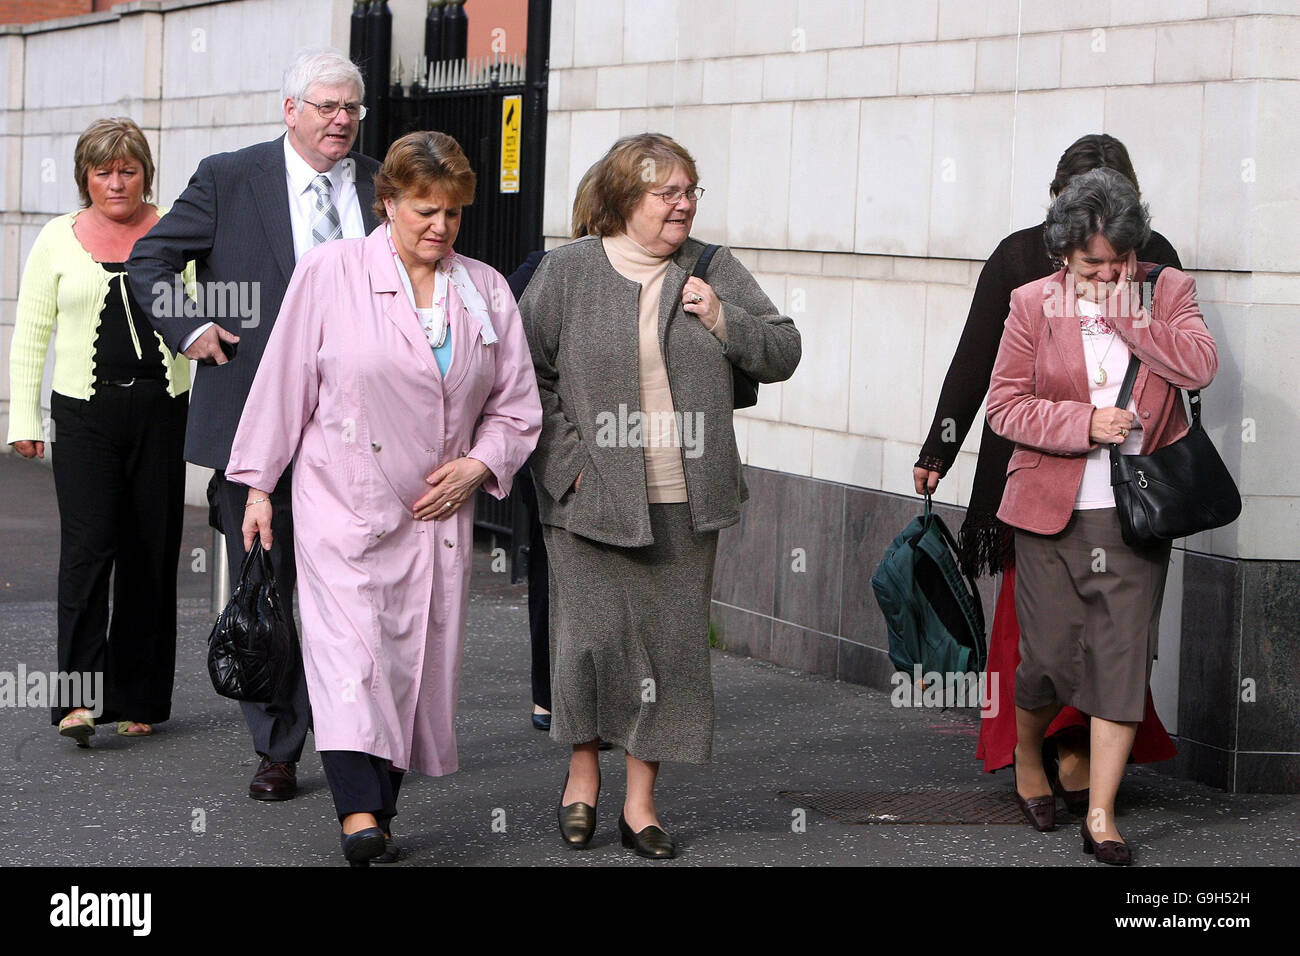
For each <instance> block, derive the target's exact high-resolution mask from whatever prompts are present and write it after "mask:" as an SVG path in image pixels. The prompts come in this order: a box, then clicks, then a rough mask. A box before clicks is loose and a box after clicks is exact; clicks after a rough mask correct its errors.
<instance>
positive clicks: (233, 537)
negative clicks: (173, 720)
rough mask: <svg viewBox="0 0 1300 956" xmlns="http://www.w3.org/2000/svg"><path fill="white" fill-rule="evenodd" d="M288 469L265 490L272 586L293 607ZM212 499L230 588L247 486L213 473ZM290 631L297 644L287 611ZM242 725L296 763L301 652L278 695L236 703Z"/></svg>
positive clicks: (305, 717) (303, 730)
mask: <svg viewBox="0 0 1300 956" xmlns="http://www.w3.org/2000/svg"><path fill="white" fill-rule="evenodd" d="M292 472H293V468H292V466H290V467H289V468H286V469H285V471H284V474H283V475H281V476H280V483H279V484H277V485H276V486H275V490H274V491H272V492H271V570H272V571H273V572H274V573H275V590H276V592H277V593H278V594H279V595H280V606H281V607H286V608H290V609H292V608H293V589H294V586H295V585H296V584H297V582H298V568H297V565H296V564H295V563H294V552H293V512H292V510H291V509H290V502H289V498H290V488H291V486H292V483H293V474H292ZM214 480H215V482H216V495H215V497H216V503H217V509H218V511H219V513H220V516H221V530H222V533H223V534H225V537H226V560H227V563H228V565H229V567H230V586H231V587H232V588H233V587H234V586H235V585H236V584H237V583H238V581H239V569H240V566H241V565H242V564H243V563H244V557H245V555H247V553H248V552H247V551H245V550H244V532H243V525H244V505H245V504H247V503H248V486H247V485H240V484H236V483H235V482H233V481H227V480H226V476H225V473H224V472H221V471H218V472H217V473H216V474H215V476H214ZM287 617H288V620H289V628H290V630H291V631H292V632H293V640H294V645H295V647H299V648H300V645H299V643H298V628H297V625H296V624H295V623H294V617H293V614H292V613H290V614H289V615H287ZM239 706H240V708H241V709H242V710H243V712H244V723H246V724H247V725H248V730H249V733H251V734H252V735H253V749H254V750H255V751H256V752H257V753H259V754H261V755H262V756H263V757H266V758H268V759H270V760H273V761H275V762H277V763H296V762H297V761H298V759H299V758H301V757H302V747H303V744H304V743H305V742H306V740H307V730H308V728H309V727H311V704H310V702H309V700H308V698H307V677H306V675H305V674H304V673H303V668H302V653H301V650H300V649H299V650H298V652H297V653H295V654H294V655H293V656H292V658H291V659H290V664H289V666H288V667H287V668H286V670H285V675H284V681H283V682H282V683H281V685H280V690H279V695H278V696H277V698H276V699H275V700H273V701H271V703H269V704H251V703H249V702H247V701H241V702H240V705H239Z"/></svg>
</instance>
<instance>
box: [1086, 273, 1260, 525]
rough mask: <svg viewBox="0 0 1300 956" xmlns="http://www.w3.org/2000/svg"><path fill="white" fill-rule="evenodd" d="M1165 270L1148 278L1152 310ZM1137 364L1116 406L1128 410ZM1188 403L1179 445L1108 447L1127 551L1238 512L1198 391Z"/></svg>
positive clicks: (1131, 368) (1131, 367)
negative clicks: (1139, 451)
mask: <svg viewBox="0 0 1300 956" xmlns="http://www.w3.org/2000/svg"><path fill="white" fill-rule="evenodd" d="M1163 268H1164V267H1163V266H1156V267H1155V268H1154V269H1152V270H1151V272H1150V274H1148V276H1147V280H1146V281H1148V282H1150V283H1151V289H1152V295H1151V300H1150V301H1151V305H1150V308H1151V309H1152V310H1153V311H1154V309H1155V280H1156V276H1158V275H1159V274H1160V270H1161V269H1163ZM1141 364H1142V363H1141V362H1140V361H1139V360H1138V357H1137V356H1136V355H1132V356H1130V357H1129V363H1128V370H1127V371H1126V372H1125V373H1124V384H1123V385H1122V386H1121V387H1120V390H1119V398H1118V399H1116V400H1115V405H1116V406H1117V407H1119V408H1127V407H1128V403H1129V399H1130V398H1131V397H1132V393H1133V383H1134V382H1135V381H1136V380H1137V372H1138V366H1139V365H1141ZM1187 399H1188V402H1189V403H1190V404H1191V407H1192V421H1191V427H1190V428H1189V429H1188V431H1187V434H1186V435H1184V436H1183V437H1182V438H1180V439H1178V441H1176V442H1174V443H1173V444H1170V445H1166V446H1165V447H1164V448H1158V449H1156V450H1155V451H1153V452H1152V453H1151V454H1149V455H1121V454H1120V452H1119V446H1118V445H1111V446H1110V483H1111V486H1112V487H1113V488H1114V490H1115V509H1116V511H1117V512H1118V514H1119V524H1120V530H1121V532H1122V534H1123V536H1124V543H1125V544H1127V545H1129V546H1130V547H1134V548H1139V547H1149V546H1151V545H1155V544H1160V543H1163V542H1165V541H1171V540H1173V539H1174V538H1183V537H1186V536H1187V535H1189V534H1196V533H1197V532H1198V531H1208V530H1210V529H1211V528H1221V527H1223V526H1224V525H1226V524H1231V523H1232V522H1233V521H1236V520H1237V516H1238V515H1239V514H1241V495H1240V494H1238V492H1237V485H1236V483H1235V482H1234V481H1233V480H1232V476H1231V475H1230V474H1228V469H1227V467H1226V466H1225V465H1224V464H1223V459H1222V458H1220V457H1219V453H1218V451H1217V450H1216V449H1215V447H1214V443H1213V442H1211V441H1210V436H1209V435H1207V434H1205V429H1203V428H1202V427H1201V393H1200V390H1199V389H1194V390H1190V391H1188V393H1187Z"/></svg>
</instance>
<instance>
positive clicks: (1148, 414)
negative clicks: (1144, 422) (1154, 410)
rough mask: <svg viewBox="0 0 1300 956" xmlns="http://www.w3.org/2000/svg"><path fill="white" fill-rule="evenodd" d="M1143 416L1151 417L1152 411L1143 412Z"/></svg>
mask: <svg viewBox="0 0 1300 956" xmlns="http://www.w3.org/2000/svg"><path fill="white" fill-rule="evenodd" d="M1142 417H1143V418H1150V417H1151V413H1150V412H1143V413H1142Z"/></svg>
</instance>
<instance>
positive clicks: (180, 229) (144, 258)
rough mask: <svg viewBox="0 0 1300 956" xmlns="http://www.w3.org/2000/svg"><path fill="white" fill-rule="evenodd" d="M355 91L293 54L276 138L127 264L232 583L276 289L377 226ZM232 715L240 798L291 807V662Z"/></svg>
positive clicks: (198, 192) (334, 64)
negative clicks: (246, 415)
mask: <svg viewBox="0 0 1300 956" xmlns="http://www.w3.org/2000/svg"><path fill="white" fill-rule="evenodd" d="M363 92H364V89H363V82H362V79H361V74H360V72H359V71H358V70H357V68H356V66H355V65H353V64H352V62H351V61H350V60H348V58H347V57H345V56H344V55H343V54H341V53H339V52H338V51H336V50H305V51H303V52H301V53H299V54H298V56H297V57H296V58H295V60H294V62H293V64H292V65H291V66H290V67H289V69H288V70H286V71H285V75H284V84H283V89H282V93H283V97H284V121H285V125H286V126H287V127H288V130H287V132H286V134H285V135H284V136H282V137H280V138H278V139H274V140H272V141H271V142H269V143H261V144H259V145H257V146H249V147H247V148H246V149H241V150H237V151H235V152H232V153H220V154H218V155H215V156H209V157H207V158H206V159H204V160H203V161H202V162H200V163H199V167H198V169H197V170H196V171H195V173H194V175H193V177H191V179H190V182H189V185H188V186H186V187H185V191H184V192H183V193H181V195H180V198H178V199H177V200H176V202H175V204H174V205H173V206H172V208H171V210H170V211H169V212H168V213H167V215H165V216H163V218H162V219H161V220H159V222H158V224H157V225H156V226H154V228H153V229H152V230H151V231H150V232H149V234H148V235H147V236H145V237H144V238H143V239H141V240H140V241H139V242H137V243H136V245H135V249H134V250H133V252H132V254H131V259H130V261H129V262H128V263H127V274H128V277H129V279H130V282H131V289H132V292H133V293H134V294H135V297H136V300H137V301H138V302H140V303H141V304H145V303H149V304H150V307H149V308H148V311H149V313H150V316H151V321H152V322H153V324H154V326H155V327H156V328H157V329H158V331H159V333H160V334H161V335H162V337H163V340H164V341H165V342H166V344H167V347H168V348H170V349H172V350H173V351H176V352H183V353H184V354H185V355H186V356H187V357H189V358H191V359H194V360H195V361H197V362H198V363H199V366H198V371H197V374H196V376H195V379H194V387H193V390H192V391H191V393H190V395H191V397H190V411H189V425H188V428H187V431H186V435H185V458H186V460H188V461H192V462H194V463H195V464H196V465H205V466H207V467H209V468H212V469H214V471H215V474H214V476H213V484H212V487H211V489H210V496H211V497H212V498H213V499H214V500H215V503H216V505H217V508H218V513H219V515H220V519H221V527H222V531H223V532H224V534H225V537H226V552H227V558H228V561H229V566H230V575H231V581H232V582H233V581H235V580H237V579H238V574H239V568H240V565H241V564H242V562H243V559H244V555H245V551H244V543H243V535H242V532H241V526H242V523H243V516H244V505H245V502H246V500H247V493H248V489H247V488H245V487H244V486H243V485H236V484H234V483H233V482H228V481H226V480H225V471H224V470H225V467H226V463H227V461H228V459H229V457H230V446H231V443H232V442H233V440H234V437H235V429H236V427H237V426H238V424H239V418H240V415H241V413H242V412H243V409H244V403H245V401H246V400H247V399H248V392H249V389H250V387H251V386H252V383H253V376H254V375H255V374H256V372H257V366H258V363H259V362H260V361H261V358H262V352H263V350H264V349H265V348H266V343H267V339H268V338H269V336H270V334H271V330H272V328H274V326H275V319H276V315H277V313H278V312H279V310H280V303H281V301H282V300H283V298H284V293H285V289H286V288H287V286H288V284H289V277H290V276H291V275H292V274H293V270H294V265H295V263H296V262H297V260H298V259H299V258H300V257H301V256H302V255H303V253H305V252H306V251H307V250H308V249H311V248H312V247H313V246H314V245H316V244H317V243H319V242H327V241H329V240H331V239H337V238H348V239H354V238H361V237H363V236H364V235H366V234H367V233H368V232H370V231H371V230H372V229H374V228H375V227H376V226H377V225H378V220H377V218H376V217H375V214H374V212H373V210H372V209H371V205H372V203H373V202H374V196H375V191H374V180H373V177H374V173H375V172H376V171H377V170H378V168H379V166H378V164H377V163H376V162H375V161H374V160H373V159H370V158H369V157H366V156H362V155H360V154H358V153H354V152H351V149H352V144H353V142H354V141H355V140H356V137H357V130H358V128H359V125H360V122H361V119H362V117H363V116H364V108H363V107H362V105H361V100H362V95H363ZM189 260H194V261H195V264H196V266H197V273H198V275H197V279H198V286H197V289H196V290H195V292H196V297H195V299H193V300H188V301H187V300H186V298H185V296H184V295H183V294H182V293H181V292H180V288H181V287H180V285H179V283H180V281H181V280H180V276H179V273H180V272H181V270H182V269H184V267H185V264H186V262H187V261H189ZM291 471H292V469H287V470H286V471H285V473H284V475H283V477H282V478H281V479H280V482H279V484H278V485H277V486H276V488H275V491H274V492H273V493H272V495H271V504H272V508H273V511H274V519H273V532H274V535H275V547H274V548H273V549H272V552H271V561H272V565H273V567H274V570H275V574H276V584H277V589H278V591H279V592H280V598H281V606H283V607H290V608H291V607H292V606H293V605H292V599H293V588H294V583H295V581H296V579H297V573H296V568H295V564H294V553H293V514H292V511H291V510H290V500H289V499H290V482H291V480H292V475H291ZM290 623H291V624H292V615H290ZM295 636H296V635H295ZM241 706H242V707H243V711H244V719H245V721H246V722H247V724H248V728H249V731H250V732H251V733H252V735H253V745H254V750H256V752H257V753H258V755H259V756H260V757H261V758H262V760H261V763H260V765H259V766H258V769H257V773H256V775H255V776H254V777H253V781H252V783H251V784H250V785H249V796H251V797H254V798H256V799H259V800H286V799H288V798H290V797H292V796H294V794H295V793H296V792H297V767H296V764H297V761H298V759H299V757H300V756H301V754H302V748H303V743H304V742H305V740H306V736H307V729H308V727H309V726H310V723H311V710H310V706H309V704H308V700H307V685H306V681H305V679H304V677H303V673H302V662H301V659H300V658H299V657H297V656H295V659H294V665H293V667H292V670H291V673H290V674H289V675H288V676H287V677H286V679H285V681H284V687H283V690H282V691H281V693H280V695H279V697H278V699H276V700H274V701H272V702H271V703H270V704H249V703H244V704H242V705H241Z"/></svg>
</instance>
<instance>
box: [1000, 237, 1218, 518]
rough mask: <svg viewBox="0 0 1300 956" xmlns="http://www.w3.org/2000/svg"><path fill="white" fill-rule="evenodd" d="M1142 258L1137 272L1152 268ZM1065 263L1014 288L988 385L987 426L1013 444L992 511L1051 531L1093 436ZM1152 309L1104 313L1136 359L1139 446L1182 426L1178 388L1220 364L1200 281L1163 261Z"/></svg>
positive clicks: (1178, 433) (1201, 382)
mask: <svg viewBox="0 0 1300 956" xmlns="http://www.w3.org/2000/svg"><path fill="white" fill-rule="evenodd" d="M1151 268H1152V266H1151V264H1150V263H1146V262H1142V263H1139V264H1138V278H1139V279H1142V278H1143V277H1145V276H1146V274H1147V272H1149V271H1150V270H1151ZM1066 277H1067V271H1066V270H1065V269H1061V270H1060V271H1059V272H1056V273H1054V274H1053V275H1050V276H1048V277H1047V278H1045V279H1039V280H1037V281H1035V282H1030V283H1028V284H1027V285H1023V286H1021V287H1020V288H1018V289H1016V290H1015V291H1014V292H1013V293H1012V294H1011V314H1010V315H1008V316H1007V321H1006V327H1005V329H1004V330H1003V333H1002V344H1001V346H1000V347H999V348H998V357H997V362H996V363H995V364H994V366H993V379H992V381H991V383H990V385H989V397H988V422H989V426H990V427H991V428H992V429H993V430H994V431H995V432H997V433H998V434H999V435H1002V436H1003V437H1004V438H1009V439H1011V440H1012V441H1014V442H1015V443H1016V450H1015V452H1014V453H1013V454H1012V456H1011V461H1010V462H1009V463H1008V464H1007V486H1006V491H1005V492H1004V493H1003V495H1002V506H1001V507H1000V508H999V509H998V517H999V518H1000V519H1002V520H1003V521H1005V522H1006V523H1007V524H1009V525H1011V526H1012V527H1015V528H1021V529H1023V530H1025V531H1032V532H1035V533H1037V534H1056V533H1057V532H1058V531H1060V530H1061V529H1062V528H1064V527H1065V525H1066V523H1067V522H1068V521H1069V520H1070V514H1071V512H1072V511H1073V510H1074V500H1075V497H1076V496H1077V495H1078V492H1079V484H1080V482H1082V480H1083V466H1084V456H1085V455H1087V453H1088V452H1090V451H1092V450H1093V449H1094V448H1096V447H1097V446H1096V445H1095V444H1093V442H1092V440H1091V438H1090V425H1091V421H1092V412H1093V406H1092V404H1091V403H1090V402H1089V390H1088V372H1087V362H1086V359H1085V357H1084V354H1083V340H1082V338H1081V336H1080V334H1079V320H1078V317H1077V315H1076V313H1075V294H1074V284H1073V283H1072V282H1069V283H1067V282H1066ZM1152 311H1153V312H1154V314H1153V315H1150V316H1148V315H1147V313H1146V311H1145V310H1144V309H1142V308H1141V306H1140V305H1139V306H1138V307H1137V308H1136V309H1135V310H1134V312H1133V313H1132V314H1130V315H1127V316H1119V317H1110V316H1108V317H1107V321H1109V322H1110V324H1111V325H1112V326H1114V328H1115V329H1116V331H1117V332H1118V334H1119V337H1120V339H1121V340H1123V342H1124V343H1125V344H1126V345H1127V346H1128V347H1129V349H1130V350H1132V352H1133V353H1134V354H1135V355H1137V357H1138V358H1139V359H1140V360H1141V361H1142V366H1141V368H1140V369H1139V370H1138V375H1137V381H1136V382H1135V383H1134V386H1133V396H1134V400H1135V407H1136V409H1137V414H1138V417H1139V418H1140V419H1141V422H1142V428H1143V436H1144V437H1143V440H1142V452H1141V453H1142V454H1148V453H1150V452H1151V451H1153V450H1155V449H1157V448H1161V447H1163V446H1165V445H1168V444H1170V443H1172V442H1174V441H1177V440H1178V439H1179V438H1181V437H1182V436H1183V435H1185V434H1186V433H1187V428H1188V421H1187V414H1186V412H1185V411H1184V410H1183V403H1182V400H1181V397H1180V396H1179V393H1178V389H1179V388H1187V389H1196V388H1204V387H1205V386H1206V385H1208V384H1210V382H1211V381H1212V380H1213V379H1214V374H1215V372H1216V371H1217V370H1218V367H1219V359H1218V353H1217V351H1216V350H1215V346H1214V339H1213V337H1212V336H1211V335H1210V333H1209V331H1208V330H1207V329H1206V327H1205V320H1204V319H1203V318H1202V317H1201V310H1200V307H1199V306H1198V305H1197V304H1196V283H1195V282H1194V281H1193V280H1192V277H1191V276H1189V275H1187V274H1186V273H1185V272H1180V271H1178V270H1177V269H1173V268H1166V269H1165V270H1164V271H1163V272H1162V273H1160V277H1159V279H1157V281H1156V290H1155V305H1154V308H1153V310H1152Z"/></svg>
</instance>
